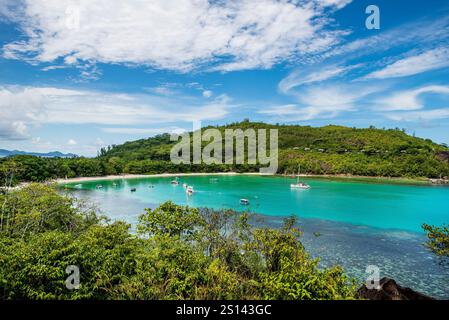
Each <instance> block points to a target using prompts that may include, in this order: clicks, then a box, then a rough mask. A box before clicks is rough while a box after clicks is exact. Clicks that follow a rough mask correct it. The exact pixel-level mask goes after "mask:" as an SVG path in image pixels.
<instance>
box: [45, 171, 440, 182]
mask: <svg viewBox="0 0 449 320" xmlns="http://www.w3.org/2000/svg"><path fill="white" fill-rule="evenodd" d="M245 175H247V176H248V175H251V176H272V177H274V176H277V177H291V175H288V176H285V175H279V174H277V175H273V174H264V173H259V172H246V173H238V172H215V173H209V172H193V173H159V174H122V175H110V176H100V177H77V178H69V179H56V180H53V181H52V182H53V183H56V184H58V185H63V184H68V183H82V182H91V181H111V180H121V179H139V178H157V177H183V176H184V177H185V176H245ZM300 176H301V177H304V178H317V179H335V180H353V181H360V182H364V181H365V182H379V183H392V184H428V185H431V184H432V183H431V181H430V180H429V179H427V178H421V179H420V178H416V179H412V178H388V177H368V176H351V175H308V174H301V175H300Z"/></svg>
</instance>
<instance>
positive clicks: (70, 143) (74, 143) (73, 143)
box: [67, 139, 78, 146]
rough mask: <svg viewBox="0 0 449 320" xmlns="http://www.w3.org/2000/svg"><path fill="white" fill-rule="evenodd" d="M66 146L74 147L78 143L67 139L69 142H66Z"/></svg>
mask: <svg viewBox="0 0 449 320" xmlns="http://www.w3.org/2000/svg"><path fill="white" fill-rule="evenodd" d="M67 144H68V145H69V146H76V145H77V144H78V143H77V142H76V141H75V140H74V139H69V141H67Z"/></svg>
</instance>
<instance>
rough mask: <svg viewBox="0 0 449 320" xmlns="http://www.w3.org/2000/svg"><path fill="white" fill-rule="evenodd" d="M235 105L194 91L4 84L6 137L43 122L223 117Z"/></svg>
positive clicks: (0, 115)
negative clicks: (173, 93)
mask: <svg viewBox="0 0 449 320" xmlns="http://www.w3.org/2000/svg"><path fill="white" fill-rule="evenodd" d="M230 107H232V105H231V104H230V98H229V97H227V96H226V95H220V96H217V97H216V98H214V99H212V100H209V101H208V103H203V102H202V101H201V99H193V98H189V97H175V98H173V99H172V98H167V97H160V96H154V95H149V94H121V93H108V92H100V91H87V90H70V89H60V88H53V87H20V86H13V87H0V138H3V139H9V140H11V139H26V138H27V137H28V135H27V131H28V127H30V126H37V125H41V124H98V125H133V126H137V125H148V124H157V123H170V122H192V121H201V120H218V119H221V118H223V117H225V116H226V115H227V114H228V109H229V108H230Z"/></svg>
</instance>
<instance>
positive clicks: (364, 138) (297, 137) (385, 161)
mask: <svg viewBox="0 0 449 320" xmlns="http://www.w3.org/2000/svg"><path fill="white" fill-rule="evenodd" d="M207 128H217V129H219V130H220V131H221V132H222V134H223V136H224V130H225V129H242V130H246V129H255V130H257V129H278V130H279V170H278V173H291V172H295V171H296V170H297V167H298V164H301V168H302V169H303V171H304V173H311V174H353V175H364V176H367V175H370V176H391V177H401V176H414V177H415V176H422V177H433V178H437V177H440V176H441V177H444V176H447V175H448V174H449V162H448V161H449V160H448V159H449V149H448V148H447V146H445V145H439V144H436V143H434V142H432V141H431V140H429V139H422V138H418V137H413V136H410V135H408V134H406V133H405V132H404V131H403V130H400V129H387V130H385V129H376V128H374V127H370V128H366V129H358V128H349V127H344V126H336V125H328V126H324V127H310V126H298V125H271V124H265V123H260V122H249V121H243V122H239V123H232V124H229V125H225V126H217V127H206V128H203V130H204V129H207ZM175 143H176V142H173V141H170V136H169V135H168V134H162V135H158V136H156V137H152V138H148V139H141V140H136V141H131V142H126V143H124V144H122V145H117V146H111V147H110V148H109V149H102V150H101V151H100V156H99V157H100V158H101V159H111V158H120V159H121V160H124V161H126V162H128V163H131V165H130V166H129V168H130V169H131V171H132V172H133V173H138V172H145V169H144V168H139V166H138V165H137V162H141V164H142V165H143V164H145V162H142V161H149V160H150V161H153V162H159V161H169V160H170V149H171V148H172V146H173V145H174V144H175ZM207 143H208V142H204V143H203V145H204V144H207ZM146 164H148V163H146ZM217 166H218V167H220V168H221V169H222V170H223V171H229V169H233V170H236V171H240V170H241V169H246V170H249V171H253V170H255V169H258V166H256V168H255V167H254V166H249V165H240V166H239V165H234V166H232V168H229V166H221V165H212V167H214V168H216V167H217ZM197 169H198V168H197ZM202 169H204V168H202Z"/></svg>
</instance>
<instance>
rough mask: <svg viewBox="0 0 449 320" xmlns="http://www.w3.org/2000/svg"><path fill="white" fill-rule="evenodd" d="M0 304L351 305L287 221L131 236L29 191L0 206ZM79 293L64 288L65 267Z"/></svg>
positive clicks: (44, 191) (200, 215) (215, 216)
mask: <svg viewBox="0 0 449 320" xmlns="http://www.w3.org/2000/svg"><path fill="white" fill-rule="evenodd" d="M0 201H1V202H0V203H3V204H4V205H3V207H2V213H3V215H2V221H3V222H4V224H3V227H2V229H1V230H0V265H1V268H0V299H353V298H355V297H356V295H355V287H354V286H353V284H352V283H351V282H350V281H349V280H348V279H347V277H346V276H345V275H344V273H343V272H342V270H341V269H340V268H338V267H335V268H330V269H320V268H319V266H318V261H317V260H315V259H311V258H310V257H309V256H308V254H307V253H306V251H305V250H304V248H303V246H302V244H301V242H300V239H299V237H300V232H299V230H297V229H296V228H295V227H294V225H295V221H294V220H292V219H290V220H287V221H286V223H285V226H284V227H283V228H281V229H270V228H258V227H254V226H253V224H252V223H251V221H252V220H251V217H250V216H249V215H248V214H240V213H236V212H234V211H215V210H211V209H201V210H198V209H194V208H190V207H186V206H178V205H175V204H173V203H171V202H167V203H164V204H162V205H161V206H160V207H159V208H157V209H155V210H146V212H145V213H144V214H143V215H142V216H141V217H140V219H139V224H138V225H137V230H138V233H137V234H135V233H132V232H131V231H130V225H128V224H126V223H124V222H120V221H117V222H113V223H111V222H109V221H108V220H106V219H101V218H99V217H97V216H96V215H95V213H94V212H93V211H92V210H87V211H86V210H84V209H83V208H82V207H80V206H78V205H76V202H75V200H74V199H72V198H70V197H67V196H63V195H60V194H58V193H57V192H56V191H55V190H54V189H53V188H52V187H49V186H43V185H39V184H32V185H29V186H27V187H25V188H23V189H21V190H17V191H12V192H8V193H7V194H5V195H2V196H0ZM69 265H75V266H78V267H79V269H80V287H79V289H77V290H68V289H67V288H66V286H65V281H66V278H67V276H68V275H67V274H66V272H65V270H66V268H67V266H69Z"/></svg>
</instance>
